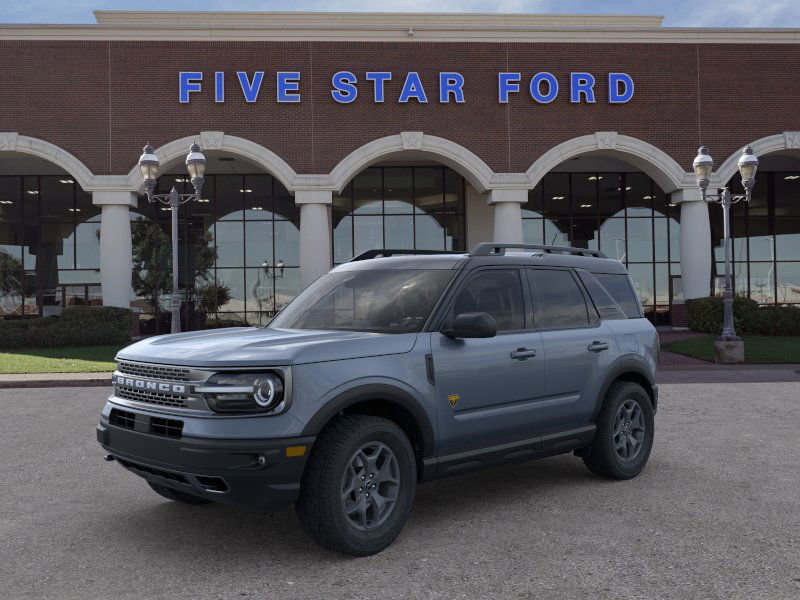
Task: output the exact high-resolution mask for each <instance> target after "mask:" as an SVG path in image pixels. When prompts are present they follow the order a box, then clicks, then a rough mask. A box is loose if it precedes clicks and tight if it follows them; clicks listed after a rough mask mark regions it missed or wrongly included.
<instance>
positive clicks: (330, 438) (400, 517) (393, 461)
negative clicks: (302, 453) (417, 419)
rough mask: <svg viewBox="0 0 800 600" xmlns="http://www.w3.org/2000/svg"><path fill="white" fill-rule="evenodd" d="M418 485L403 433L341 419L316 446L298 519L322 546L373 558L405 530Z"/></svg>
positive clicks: (374, 422) (381, 423) (362, 419)
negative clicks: (372, 556) (373, 555)
mask: <svg viewBox="0 0 800 600" xmlns="http://www.w3.org/2000/svg"><path fill="white" fill-rule="evenodd" d="M416 484H417V469H416V461H415V457H414V450H413V449H412V448H411V444H410V443H409V441H408V438H407V437H406V435H405V433H403V430H402V429H400V427H398V426H397V425H396V424H395V423H394V422H392V421H389V420H388V419H384V418H381V417H374V416H369V415H343V416H341V417H338V418H337V419H336V420H335V421H333V422H332V423H331V424H330V425H328V426H327V427H326V428H325V430H324V431H323V432H322V433H321V434H320V436H319V438H318V439H317V442H316V443H315V444H314V448H313V450H312V452H311V456H309V459H308V465H307V466H306V470H305V473H304V474H303V479H302V481H301V484H300V497H299V498H298V500H297V504H296V509H297V515H298V517H299V519H300V523H301V524H302V525H303V528H304V529H305V530H306V532H307V533H308V534H309V535H310V536H311V537H312V538H313V539H314V540H315V541H316V542H317V543H319V544H320V545H322V546H325V547H326V548H329V549H330V550H334V551H336V552H341V553H343V554H350V555H352V556H369V555H371V554H375V553H377V552H380V551H381V550H383V549H384V548H386V547H387V546H388V545H389V544H391V543H392V541H393V540H394V539H395V538H396V537H397V535H398V534H399V533H400V531H401V530H402V529H403V526H404V525H405V523H406V521H407V520H408V515H409V513H410V512H411V504H412V502H413V500H414V493H415V490H416Z"/></svg>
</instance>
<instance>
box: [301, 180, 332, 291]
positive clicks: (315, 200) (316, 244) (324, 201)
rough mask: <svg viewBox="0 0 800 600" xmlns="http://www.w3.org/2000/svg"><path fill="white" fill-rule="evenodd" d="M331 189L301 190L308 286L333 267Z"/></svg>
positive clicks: (303, 270) (304, 274)
mask: <svg viewBox="0 0 800 600" xmlns="http://www.w3.org/2000/svg"><path fill="white" fill-rule="evenodd" d="M332 199H333V193H332V192H331V191H330V190H297V191H296V192H295V193H294V201H295V203H296V204H298V205H299V206H300V280H301V282H302V284H303V287H304V288H305V287H307V286H308V285H310V284H311V283H313V282H314V281H315V280H316V279H318V278H319V277H320V276H322V275H324V274H325V273H327V272H328V271H330V269H331V223H330V216H329V215H330V206H331V202H332Z"/></svg>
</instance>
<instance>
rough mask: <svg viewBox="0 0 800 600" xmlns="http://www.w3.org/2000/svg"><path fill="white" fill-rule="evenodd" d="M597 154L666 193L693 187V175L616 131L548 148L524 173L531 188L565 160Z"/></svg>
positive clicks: (663, 154)
mask: <svg viewBox="0 0 800 600" xmlns="http://www.w3.org/2000/svg"><path fill="white" fill-rule="evenodd" d="M590 152H596V153H598V154H602V155H606V156H612V157H616V158H619V159H620V160H624V161H625V162H627V163H630V164H631V165H633V166H634V167H637V168H638V169H640V170H641V171H642V172H644V173H646V174H647V175H649V176H650V177H651V178H652V179H653V180H654V181H655V182H656V183H657V184H658V185H659V186H660V187H661V189H663V190H664V191H665V192H671V191H673V190H676V189H678V188H681V187H686V186H689V185H692V184H693V181H694V175H693V174H692V173H687V172H686V171H684V170H683V168H682V167H681V166H680V165H679V164H678V163H677V162H676V161H675V159H674V158H672V157H671V156H670V155H668V154H667V153H666V152H664V151H663V150H661V149H659V148H657V147H656V146H653V145H652V144H649V143H647V142H645V141H642V140H640V139H638V138H635V137H631V136H628V135H622V134H619V133H617V132H616V131H597V132H595V133H592V134H590V135H583V136H580V137H576V138H572V139H571V140H567V141H565V142H562V143H560V144H558V145H557V146H555V147H553V148H551V149H550V150H548V151H547V152H545V153H544V154H542V155H541V156H540V157H539V158H537V159H536V160H535V161H534V162H533V164H532V165H531V166H530V168H528V170H527V171H526V173H527V176H528V179H530V182H531V187H534V186H535V185H536V184H537V183H539V182H540V181H541V180H542V178H543V177H544V176H545V175H546V174H547V173H549V172H550V171H552V170H553V169H555V168H556V167H557V166H558V165H560V164H561V163H562V162H564V161H565V160H569V159H570V158H575V157H576V156H581V155H582V154H588V153H590Z"/></svg>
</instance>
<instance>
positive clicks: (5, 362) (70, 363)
mask: <svg viewBox="0 0 800 600" xmlns="http://www.w3.org/2000/svg"><path fill="white" fill-rule="evenodd" d="M120 348H122V346H83V347H77V348H24V349H22V348H21V349H19V350H13V351H7V352H0V373H88V372H91V373H99V372H108V373H110V372H111V371H113V370H114V366H115V365H114V355H115V354H116V353H117V351H118V350H119V349H120Z"/></svg>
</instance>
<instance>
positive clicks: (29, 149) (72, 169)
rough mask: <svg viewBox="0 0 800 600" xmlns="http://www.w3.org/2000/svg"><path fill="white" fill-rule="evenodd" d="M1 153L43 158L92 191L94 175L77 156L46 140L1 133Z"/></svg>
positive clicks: (13, 132)
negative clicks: (17, 153) (16, 153)
mask: <svg viewBox="0 0 800 600" xmlns="http://www.w3.org/2000/svg"><path fill="white" fill-rule="evenodd" d="M0 152H19V153H20V154H29V155H31V156H36V157H38V158H42V159H44V160H46V161H48V162H51V163H53V164H54V165H57V166H59V167H61V168H62V169H64V170H65V171H66V172H67V173H69V174H70V176H72V178H73V179H75V181H76V182H77V183H78V185H80V186H81V187H82V188H83V189H84V190H86V191H91V190H92V187H93V186H92V180H93V179H94V174H93V173H92V172H91V171H90V170H89V167H87V166H86V165H85V164H83V163H82V162H81V161H80V160H78V159H77V158H76V157H75V156H73V155H72V154H70V153H69V152H67V151H66V150H64V149H63V148H60V147H58V146H56V145H55V144H51V143H50V142H47V141H45V140H41V139H39V138H34V137H29V136H27V135H19V134H18V133H17V132H15V131H5V132H0Z"/></svg>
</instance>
